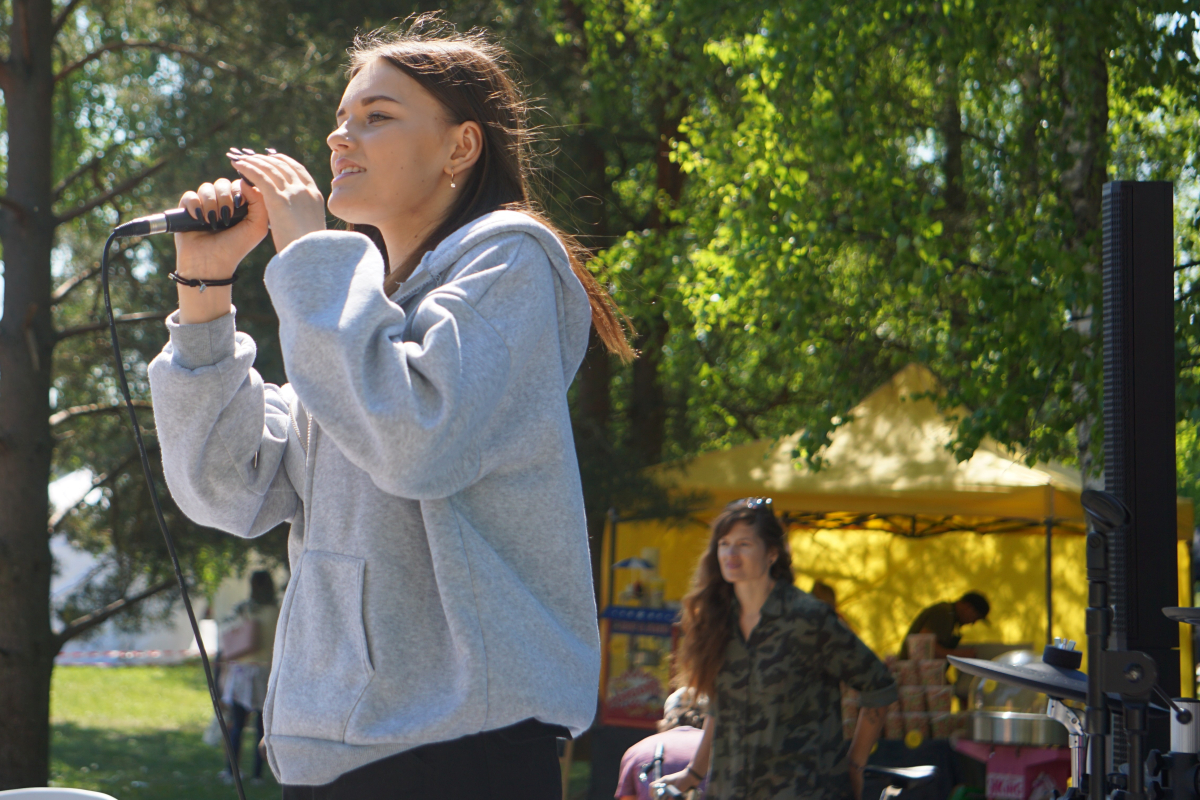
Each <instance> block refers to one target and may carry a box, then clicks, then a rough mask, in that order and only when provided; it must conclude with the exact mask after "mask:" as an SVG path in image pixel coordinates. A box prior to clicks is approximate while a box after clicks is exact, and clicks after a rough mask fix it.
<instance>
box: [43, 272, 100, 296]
mask: <svg viewBox="0 0 1200 800" xmlns="http://www.w3.org/2000/svg"><path fill="white" fill-rule="evenodd" d="M99 274H100V267H98V266H96V267H92V268H91V269H89V270H87V271H85V272H81V273H79V274H78V275H76V276H74V277H71V278H68V279H67V280H65V281H63V282H62V283H61V284H59V286H58V288H57V289H55V290H54V291H53V292H52V293H51V295H50V305H52V306H53V305H57V304H58V303H61V302H62V301H63V300H65V299H66V297H67V295H69V294H70V293H71V292H73V291H75V288H76V287H77V286H79V285H81V284H83V283H84V282H86V281H88V280H91V279H92V278H94V277H96V276H97V275H99Z"/></svg>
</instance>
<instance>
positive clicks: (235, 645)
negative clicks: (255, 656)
mask: <svg viewBox="0 0 1200 800" xmlns="http://www.w3.org/2000/svg"><path fill="white" fill-rule="evenodd" d="M257 649H258V620H255V619H240V620H238V621H237V623H235V624H234V625H233V626H232V627H230V628H226V629H225V630H223V631H221V658H223V659H224V660H226V661H229V660H231V659H234V658H239V657H241V656H244V655H246V654H247V653H253V652H254V651H255V650H257Z"/></svg>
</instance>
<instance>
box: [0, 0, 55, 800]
mask: <svg viewBox="0 0 1200 800" xmlns="http://www.w3.org/2000/svg"><path fill="white" fill-rule="evenodd" d="M52 19H53V18H52V9H51V3H50V0H17V1H16V2H14V3H13V20H12V29H11V33H12V35H11V37H10V38H9V40H10V41H11V42H12V48H13V50H12V54H11V56H10V58H9V60H8V62H6V63H4V64H3V65H2V66H0V69H3V70H4V71H5V75H4V89H5V97H4V101H5V107H6V112H7V114H8V147H9V152H8V176H7V177H8V195H7V198H6V200H7V203H6V205H5V206H4V208H3V210H2V212H0V241H2V242H3V248H4V278H5V286H4V314H3V317H2V318H0V518H2V519H3V520H4V522H3V525H0V719H2V720H4V722H3V724H0V790H2V789H13V788H17V787H22V786H44V785H45V784H46V779H47V777H48V775H49V754H50V673H51V670H52V669H53V665H54V656H55V652H54V650H55V647H54V639H53V636H52V634H51V631H50V608H49V601H48V598H49V596H50V572H51V564H52V561H51V556H50V541H49V536H48V534H47V531H46V519H47V518H48V516H49V514H48V499H47V491H46V487H47V485H48V484H49V479H50V458H51V450H52V440H51V437H50V423H49V416H50V409H49V391H50V369H51V363H50V357H51V350H52V347H53V342H54V339H53V335H54V332H53V329H52V327H51V320H50V250H51V247H52V246H53V238H54V227H55V221H54V216H53V212H52V209H51V187H52V185H53V184H52V182H51V174H52V173H51V132H52V124H53V119H52V116H51V108H52V96H53V91H54V81H53V73H52V71H51V62H50V58H51V52H52V47H51V44H52V40H53V36H52V30H51V25H52Z"/></svg>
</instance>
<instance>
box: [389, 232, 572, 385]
mask: <svg viewBox="0 0 1200 800" xmlns="http://www.w3.org/2000/svg"><path fill="white" fill-rule="evenodd" d="M511 233H525V234H528V235H529V236H531V237H533V239H535V240H536V241H537V243H538V244H539V245H540V246H541V248H542V250H544V251H545V253H546V256H547V257H548V258H549V259H550V264H551V266H553V267H554V273H555V276H556V278H557V282H558V289H557V292H556V295H557V300H558V303H557V308H558V337H559V344H560V347H561V351H562V358H563V378H564V379H565V381H566V383H567V385H570V383H571V381H573V380H574V379H575V373H576V372H578V370H579V366H580V364H582V363H583V357H584V354H585V353H586V352H587V347H588V341H589V338H590V336H591V328H592V305H591V302H590V301H589V300H588V296H587V290H586V289H584V288H583V284H582V283H580V281H579V278H578V277H577V276H576V275H575V271H574V270H573V269H571V258H570V256H569V255H568V254H567V248H566V247H564V246H563V243H562V240H561V239H559V238H558V236H557V235H556V234H555V233H554V231H552V230H550V229H549V228H548V227H546V226H545V225H543V224H542V223H541V222H538V221H537V220H536V219H534V218H533V217H531V216H529V215H528V214H523V213H521V212H520V211H509V210H507V209H504V210H500V211H493V212H491V213H489V214H484V215H483V216H482V217H478V218H476V219H475V220H472V221H471V222H469V223H467V224H466V225H464V226H462V227H461V228H459V229H458V230H456V231H454V233H452V234H450V235H449V236H447V237H446V238H445V239H443V240H442V241H441V242H440V243H439V244H438V246H437V247H435V248H434V249H432V250H430V251H429V252H427V253H426V254H425V255H424V257H422V259H421V261H420V262H419V263H418V264H417V268H416V269H414V270H413V273H412V275H410V276H409V277H408V280H406V281H404V282H403V283H402V284H400V286H398V287H397V288H396V291H395V292H394V293H392V296H391V299H392V301H394V302H396V303H398V304H400V305H405V304H406V303H407V302H408V301H409V300H411V299H412V298H414V297H417V296H418V295H420V294H423V293H424V292H425V291H426V290H428V289H430V288H432V287H433V286H435V285H440V284H443V283H446V282H447V281H449V280H451V279H453V278H454V267H455V265H456V264H458V262H459V260H460V259H461V258H462V257H463V256H465V255H466V254H467V253H469V252H471V251H472V250H474V249H475V248H477V247H479V246H480V245H482V244H485V243H486V242H487V241H488V240H489V239H492V238H495V237H497V236H503V235H506V234H511Z"/></svg>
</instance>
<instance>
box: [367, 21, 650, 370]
mask: <svg viewBox="0 0 1200 800" xmlns="http://www.w3.org/2000/svg"><path fill="white" fill-rule="evenodd" d="M379 58H382V59H384V60H385V61H387V62H388V63H390V64H391V65H392V66H394V67H396V68H397V69H399V70H400V71H402V72H404V73H405V74H406V75H408V76H409V77H410V78H412V79H413V80H415V81H416V82H417V83H419V84H420V85H421V86H422V87H423V88H424V89H425V90H426V91H427V92H429V93H430V94H431V95H432V96H433V97H434V99H436V100H437V101H438V102H439V103H441V105H442V107H443V108H445V109H446V112H447V115H448V117H449V120H450V124H451V125H461V124H462V123H464V122H467V121H474V122H477V123H479V125H480V127H481V128H482V129H483V152H482V153H481V154H480V156H479V160H478V161H477V162H476V164H475V166H474V167H473V168H472V169H471V173H470V176H469V177H468V178H467V179H466V181H465V185H463V187H462V189H461V191H460V194H459V195H458V200H457V201H456V202H455V204H454V205H453V206H452V207H451V209H450V213H449V214H448V215H447V216H446V219H444V220H443V221H442V223H441V224H440V225H439V226H438V227H437V228H435V229H434V231H433V232H432V233H430V234H429V236H427V237H426V238H425V241H423V242H422V243H421V246H420V247H418V248H417V249H416V250H414V251H413V254H412V255H411V256H410V257H409V259H408V261H407V262H406V263H405V264H400V265H397V266H398V267H400V268H399V269H394V270H392V271H391V272H390V273H389V275H388V278H387V280H386V281H385V283H384V291H385V292H386V293H387V294H389V295H390V294H391V293H392V292H394V291H395V290H396V288H397V286H399V283H400V278H399V276H401V275H407V274H408V273H410V272H411V271H412V270H413V269H414V268H415V267H416V265H417V262H419V261H420V260H421V257H422V256H424V255H425V253H427V252H428V251H430V250H432V249H434V248H435V247H437V245H438V243H440V242H441V241H442V240H443V239H445V238H446V237H447V236H449V235H450V234H451V233H453V232H454V231H456V230H458V229H459V228H461V227H462V226H463V225H466V224H467V223H469V222H471V221H472V220H474V219H477V218H479V217H481V216H483V215H484V214H488V213H490V212H492V211H496V210H499V209H502V208H506V209H511V210H514V211H520V212H523V213H525V214H527V215H529V216H530V217H533V218H534V219H536V220H537V221H538V222H541V223H542V224H543V225H545V226H546V227H548V228H550V230H552V231H554V233H555V234H556V235H557V236H558V238H559V239H560V240H561V241H562V243H563V245H564V246H565V247H566V249H567V254H568V256H569V257H570V260H571V269H572V271H573V272H574V273H575V275H576V276H577V277H578V278H579V281H580V283H582V284H583V288H584V289H585V290H587V295H588V301H589V302H590V303H591V306H592V324H593V325H594V326H595V328H596V333H597V334H599V336H600V339H601V340H602V341H603V342H604V345H605V346H606V347H607V348H608V350H609V352H612V353H615V354H616V355H618V356H620V357H621V359H622V360H624V361H630V360H632V359H633V357H634V351H633V348H631V347H630V346H629V340H628V338H627V336H626V330H625V326H626V325H628V319H627V318H626V317H625V316H624V315H623V314H622V313H621V311H620V309H618V308H617V306H616V304H615V303H614V302H613V299H612V297H611V296H610V295H609V293H608V292H607V291H605V289H604V287H602V286H601V285H600V283H599V282H598V281H597V280H596V278H595V277H594V276H593V275H592V273H591V271H590V270H588V268H587V266H586V262H587V260H588V259H589V258H590V256H591V254H590V253H589V252H588V250H587V248H585V247H583V246H582V245H581V244H579V242H578V241H577V240H576V239H575V238H574V237H573V236H570V235H568V234H565V233H563V232H562V231H561V230H559V229H558V228H557V227H556V226H554V225H553V224H552V223H551V222H550V220H549V219H547V218H546V215H545V214H543V213H541V211H540V210H539V206H538V204H537V202H536V200H535V198H533V197H532V194H531V191H530V180H529V176H530V142H531V134H530V129H529V125H528V123H527V117H528V110H529V107H528V104H527V103H526V101H525V99H524V98H523V97H522V93H521V90H520V88H519V87H518V85H517V83H516V81H514V80H513V78H512V77H511V75H512V74H516V69H515V65H514V64H513V62H512V59H511V58H510V57H509V55H508V53H507V51H505V50H504V48H503V47H501V46H500V45H498V44H496V43H494V42H492V41H490V40H489V38H488V37H487V36H486V35H485V34H484V33H483V32H482V31H478V30H476V31H472V32H470V33H467V34H463V33H459V32H458V31H456V30H455V29H454V27H453V26H452V25H450V24H449V23H447V22H445V21H443V20H441V19H440V18H439V17H438V16H437V14H421V15H419V16H415V17H411V18H410V20H409V25H408V27H407V29H406V30H403V31H393V30H388V29H380V30H377V31H373V32H371V33H368V34H360V35H359V36H357V37H355V39H354V45H353V46H352V47H351V48H350V66H349V70H348V72H349V76H350V77H351V78H353V77H354V76H355V75H357V74H358V72H359V71H360V70H362V69H363V67H365V66H366V65H367V64H370V63H371V62H373V61H375V59H379ZM350 229H351V230H356V231H360V232H361V233H364V234H366V235H367V236H369V237H370V238H371V239H372V240H373V241H374V242H375V244H376V246H378V247H379V251H380V252H381V253H383V257H384V260H385V262H386V260H387V248H386V247H385V246H384V242H383V237H382V236H380V234H379V231H378V229H376V228H374V227H372V226H370V225H351V226H350ZM623 323H624V324H623Z"/></svg>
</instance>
